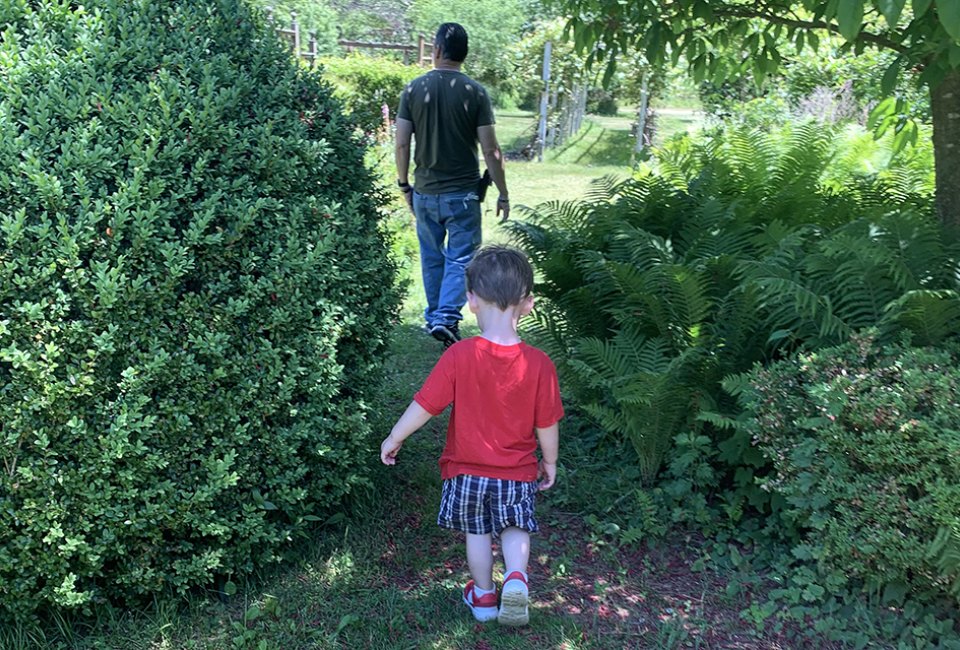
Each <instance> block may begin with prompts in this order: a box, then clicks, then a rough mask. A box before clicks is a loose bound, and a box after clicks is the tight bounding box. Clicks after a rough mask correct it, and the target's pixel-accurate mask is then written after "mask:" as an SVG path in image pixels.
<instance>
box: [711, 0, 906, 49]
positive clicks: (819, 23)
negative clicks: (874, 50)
mask: <svg viewBox="0 0 960 650" xmlns="http://www.w3.org/2000/svg"><path fill="white" fill-rule="evenodd" d="M714 12H715V13H716V14H717V15H718V16H721V17H722V16H730V17H735V18H761V19H763V20H768V21H770V22H771V23H776V24H778V25H783V26H785V27H796V28H797V29H808V30H810V29H823V30H825V31H828V32H833V33H834V34H840V27H839V26H837V25H835V24H833V23H828V22H826V21H823V20H803V19H801V18H790V17H787V16H784V15H782V14H778V13H776V11H775V10H774V9H772V8H770V7H769V6H768V5H766V4H763V5H757V6H755V7H749V6H747V5H740V6H733V5H724V6H722V7H719V8H716V9H714ZM794 16H796V14H794ZM856 40H861V41H863V42H865V43H870V44H871V45H876V46H877V47H882V48H886V49H890V50H893V51H895V52H899V53H900V54H906V53H908V52H909V51H910V50H909V48H907V47H906V46H905V45H904V44H903V43H899V42H897V41H895V40H892V39H889V38H886V37H884V36H883V35H881V34H875V33H873V32H865V31H861V32H860V33H859V34H857V38H856Z"/></svg>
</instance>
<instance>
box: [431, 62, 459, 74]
mask: <svg viewBox="0 0 960 650" xmlns="http://www.w3.org/2000/svg"><path fill="white" fill-rule="evenodd" d="M462 65H463V62H462V61H451V60H450V59H440V60H439V61H437V62H436V63H434V64H433V69H434V70H452V71H453V72H460V66H462Z"/></svg>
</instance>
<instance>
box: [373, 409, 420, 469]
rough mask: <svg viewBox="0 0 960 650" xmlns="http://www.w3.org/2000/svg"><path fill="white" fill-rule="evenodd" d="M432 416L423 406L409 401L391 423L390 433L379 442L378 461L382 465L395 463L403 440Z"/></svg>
mask: <svg viewBox="0 0 960 650" xmlns="http://www.w3.org/2000/svg"><path fill="white" fill-rule="evenodd" d="M432 417H433V416H432V415H430V413H429V412H428V411H427V410H426V409H425V408H423V407H422V406H420V405H419V404H417V403H416V402H410V406H408V407H407V410H406V411H404V412H403V415H401V416H400V419H399V420H397V423H396V424H395V425H393V429H392V430H391V431H390V435H389V436H387V437H386V438H384V439H383V442H381V443H380V461H381V462H382V463H383V464H384V465H396V463H397V452H399V451H400V447H402V446H403V441H404V440H406V439H407V438H409V437H410V436H411V435H412V434H413V433H414V432H415V431H416V430H417V429H419V428H420V427H422V426H423V425H424V424H426V423H427V421H428V420H430V418H432Z"/></svg>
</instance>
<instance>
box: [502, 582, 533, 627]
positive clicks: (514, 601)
mask: <svg viewBox="0 0 960 650" xmlns="http://www.w3.org/2000/svg"><path fill="white" fill-rule="evenodd" d="M529 605H530V594H529V591H528V590H527V579H526V578H524V577H523V574H522V573H520V572H519V571H514V572H513V573H511V574H510V575H508V576H507V577H506V579H505V580H504V581H503V589H502V590H501V591H500V612H499V613H498V614H497V621H499V622H500V625H526V624H527V623H528V622H529V621H530V609H529Z"/></svg>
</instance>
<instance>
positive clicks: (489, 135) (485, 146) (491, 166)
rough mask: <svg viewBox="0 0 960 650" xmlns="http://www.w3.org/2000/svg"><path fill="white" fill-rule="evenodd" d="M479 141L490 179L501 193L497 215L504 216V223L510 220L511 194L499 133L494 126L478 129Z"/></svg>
mask: <svg viewBox="0 0 960 650" xmlns="http://www.w3.org/2000/svg"><path fill="white" fill-rule="evenodd" d="M477 139H478V140H480V150H481V151H482V152H483V160H484V162H486V164H487V169H488V170H490V177H491V178H492V179H493V183H494V185H496V186H497V189H498V190H499V191H500V196H499V197H498V198H497V211H496V213H495V214H496V215H497V216H500V214H503V219H502V220H503V221H506V220H507V219H509V218H510V193H509V192H508V191H507V175H506V172H505V171H504V168H503V152H502V151H500V143H498V142H497V132H496V129H494V126H493V125H492V124H488V125H487V126H480V127H477Z"/></svg>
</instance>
